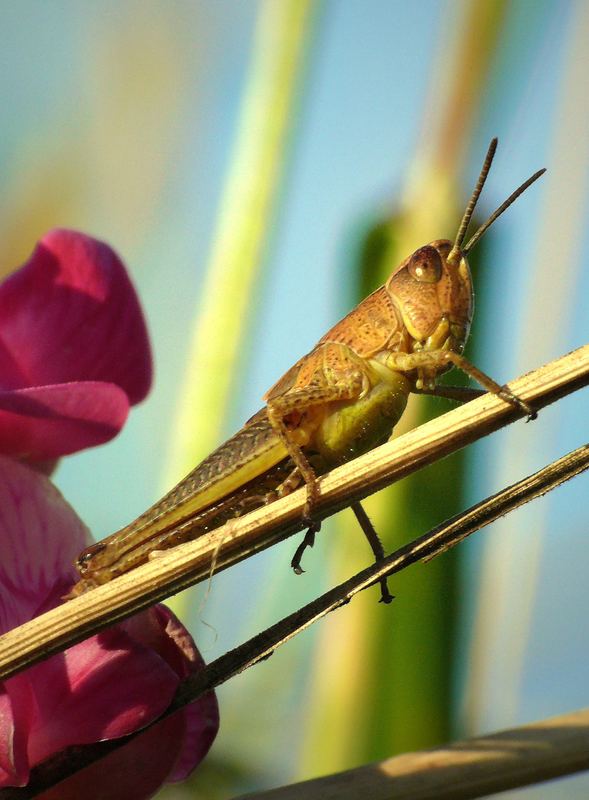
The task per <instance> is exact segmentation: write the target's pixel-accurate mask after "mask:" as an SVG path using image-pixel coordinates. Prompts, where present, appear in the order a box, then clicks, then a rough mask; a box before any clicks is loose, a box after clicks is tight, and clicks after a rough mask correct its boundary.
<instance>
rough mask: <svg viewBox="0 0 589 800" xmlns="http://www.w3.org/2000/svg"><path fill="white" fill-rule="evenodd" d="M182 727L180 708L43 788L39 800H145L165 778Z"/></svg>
mask: <svg viewBox="0 0 589 800" xmlns="http://www.w3.org/2000/svg"><path fill="white" fill-rule="evenodd" d="M183 729H184V721H183V717H182V714H181V712H179V713H178V714H174V716H172V717H170V718H169V719H165V720H163V722H160V723H159V724H158V725H154V727H153V728H151V729H150V730H148V731H145V733H142V734H141V735H140V736H138V737H137V738H136V739H134V740H133V741H132V742H130V743H129V744H127V745H125V746H124V747H121V748H120V749H119V750H115V751H114V752H113V753H111V754H110V755H108V756H107V757H106V758H104V759H101V760H100V761H99V762H97V763H96V764H93V765H92V766H90V767H87V768H86V769H83V770H81V772H79V773H77V774H76V775H74V776H72V777H71V778H68V780H67V781H64V782H63V783H60V784H59V785H58V786H56V787H54V788H53V789H50V790H49V791H47V792H44V793H43V794H42V795H40V798H39V800H80V798H84V800H104V798H108V800H145V798H148V797H152V796H153V795H154V794H155V792H156V791H157V789H159V787H160V786H161V785H162V783H164V782H165V781H166V778H167V776H168V774H169V772H170V769H171V768H172V765H173V764H174V761H175V759H176V757H177V752H178V744H179V742H181V741H182V735H183Z"/></svg>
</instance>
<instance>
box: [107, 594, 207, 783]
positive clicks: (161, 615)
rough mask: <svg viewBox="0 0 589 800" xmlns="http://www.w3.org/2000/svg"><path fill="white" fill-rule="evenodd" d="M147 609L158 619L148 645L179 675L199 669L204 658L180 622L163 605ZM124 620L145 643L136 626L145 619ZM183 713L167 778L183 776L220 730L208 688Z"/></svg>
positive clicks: (198, 760) (143, 622)
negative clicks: (154, 635) (178, 742)
mask: <svg viewBox="0 0 589 800" xmlns="http://www.w3.org/2000/svg"><path fill="white" fill-rule="evenodd" d="M150 613H151V614H152V615H153V616H154V617H157V619H158V621H159V625H158V626H157V627H156V626H153V627H152V631H156V632H159V636H158V637H157V639H153V638H150V639H149V644H150V646H151V647H153V648H154V649H156V650H157V651H158V653H160V655H161V656H162V657H163V658H165V659H166V661H167V663H168V664H169V665H170V666H171V667H172V668H173V669H175V670H176V672H177V674H178V676H179V678H185V677H186V676H187V675H189V674H191V673H194V672H199V671H200V670H201V669H202V668H203V667H204V666H205V662H204V661H203V658H202V656H201V655H200V653H199V652H198V650H197V649H196V646H195V644H194V641H193V639H192V637H191V636H190V634H189V633H188V631H187V630H186V628H185V627H184V626H183V625H182V623H181V622H180V621H179V620H178V619H177V617H175V616H174V614H172V612H171V611H170V609H169V608H167V607H166V606H163V605H158V606H155V607H154V608H151V609H150ZM123 624H124V625H125V627H126V629H127V630H129V629H132V630H133V633H134V635H136V636H140V637H141V640H142V641H145V642H146V643H147V640H146V639H145V634H143V635H142V634H141V633H140V632H139V631H138V628H137V625H138V624H139V625H142V626H144V625H145V619H141V617H140V616H136V617H133V618H132V619H130V620H127V622H125V623H123ZM183 714H184V721H185V730H184V736H183V745H182V748H181V749H180V750H179V752H178V757H177V760H176V763H175V764H174V769H173V770H172V771H171V773H170V775H169V776H168V778H167V780H168V781H180V780H184V778H186V777H187V776H188V775H189V774H190V773H191V772H192V770H193V769H194V768H195V767H196V766H197V765H198V764H199V763H200V762H201V761H202V760H203V758H204V757H205V756H206V754H207V753H208V751H209V749H210V747H211V745H212V743H213V741H214V739H215V736H216V735H217V731H218V730H219V706H218V704H217V698H216V696H215V693H214V692H208V693H207V694H205V695H203V696H202V697H200V698H199V699H198V700H196V701H195V702H194V703H191V704H190V705H189V706H187V707H186V708H185V709H184V712H183Z"/></svg>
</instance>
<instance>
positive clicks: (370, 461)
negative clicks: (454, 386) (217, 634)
mask: <svg viewBox="0 0 589 800" xmlns="http://www.w3.org/2000/svg"><path fill="white" fill-rule="evenodd" d="M587 383H589V345H586V346H584V347H582V348H579V349H578V350H575V351H573V352H572V353H569V354H568V355H566V356H563V357H562V358H560V359H557V360H556V361H553V362H551V363H550V364H547V365H545V366H543V367H541V368H540V369H538V370H535V371H534V372H530V373H529V374H527V375H525V376H523V377H521V378H519V379H518V380H516V381H514V382H513V383H512V384H510V387H511V389H512V390H513V392H515V393H516V394H517V395H518V396H519V397H521V398H522V399H523V400H525V401H526V402H528V403H530V404H531V405H533V406H534V407H535V408H537V409H541V408H543V407H544V406H546V405H548V404H549V403H552V402H554V401H555V400H557V399H558V398H560V397H562V396H564V395H566V394H569V393H570V392H573V391H575V390H576V389H578V388H580V387H582V386H585V385H587ZM516 418H518V412H517V411H515V410H514V409H513V407H511V406H509V405H507V404H506V403H505V402H504V401H502V400H501V399H499V398H497V397H495V396H493V395H489V394H486V395H484V396H483V397H480V398H479V399H477V400H473V401H472V402H471V403H467V404H465V405H464V406H462V407H460V408H456V409H454V410H452V411H450V412H448V413H447V414H444V415H443V416H441V417H438V418H437V419H435V420H432V421H431V422H428V423H426V424H425V425H421V426H420V427H419V428H416V429H415V430H413V431H410V432H409V433H407V434H405V435H404V436H401V437H399V438H398V439H395V440H393V441H391V442H388V443H387V444H385V445H383V446H382V447H378V448H376V449H375V450H372V451H371V452H370V453H367V454H366V455H365V456H361V457H360V458H358V459H356V460H354V461H353V462H351V463H348V464H345V465H344V466H342V467H339V468H338V469H335V470H333V472H331V473H329V474H328V475H326V476H325V477H324V478H323V479H322V480H321V481H320V492H321V497H320V501H319V504H318V507H317V512H318V516H319V517H322V518H323V517H326V516H328V515H330V514H333V513H334V512H336V511H339V510H340V509H341V508H343V507H345V506H347V505H349V504H350V503H351V502H353V501H354V500H360V499H362V498H363V497H366V496H367V495H368V494H371V493H373V492H375V491H378V490H379V489H381V488H382V487H383V486H386V485H388V484H390V483H393V482H394V481H396V480H399V479H400V478H402V477H404V476H405V475H409V474H410V473H412V472H415V471H416V470H417V469H419V468H420V467H423V466H425V465H426V464H430V463H432V462H433V461H435V460H437V459H439V458H442V457H443V456H446V455H448V454H449V453H451V452H454V451H455V450H458V449H460V448H461V447H464V446H465V445H467V444H470V443H471V442H473V441H475V440H476V439H480V438H481V437H483V436H485V435H486V434H488V433H490V432H492V431H495V430H497V429H498V428H500V427H502V426H504V425H506V424H508V423H509V422H512V421H513V420H514V419H516ZM534 424H536V425H541V424H542V421H541V419H540V420H539V421H538V422H536V423H534ZM304 500H305V492H304V490H299V491H297V492H295V493H293V494H292V495H290V496H288V497H286V498H284V499H283V500H279V501H277V502H275V503H272V504H271V505H269V506H266V507H264V508H261V509H258V510H257V511H254V512H253V513H251V514H248V515H247V516H245V517H243V518H241V519H239V520H233V521H231V522H230V523H228V524H227V525H224V526H223V527H222V528H219V529H217V530H216V531H212V532H211V533H210V534H207V535H205V536H202V537H200V538H199V539H196V540H195V541H193V542H188V543H187V544H184V545H180V546H178V547H176V548H173V549H171V550H169V551H167V552H166V553H164V554H162V555H161V556H160V557H159V558H157V559H154V560H153V561H151V562H150V563H148V564H145V565H143V566H140V567H138V568H137V569H135V570H133V571H132V572H131V573H129V574H127V575H122V576H121V577H119V578H117V579H116V580H113V581H112V582H111V583H109V584H105V585H104V586H99V587H98V588H96V589H94V590H92V591H89V592H87V593H86V594H84V595H82V596H81V597H77V598H75V599H73V600H71V601H69V602H67V603H65V604H64V605H62V606H59V607H58V608H55V609H53V610H51V611H49V612H47V613H45V614H42V615H41V616H39V617H36V618H35V619H32V620H30V621H29V622H26V623H25V624H24V625H21V626H20V627H19V628H16V629H14V630H12V631H9V632H8V633H6V634H4V636H2V637H0V680H3V679H6V678H8V677H10V676H11V675H14V674H16V673H17V672H19V671H21V670H23V669H25V668H26V667H27V666H30V665H32V664H35V663H37V662H39V661H41V660H42V659H44V658H46V657H47V656H49V655H51V654H53V653H56V652H59V651H61V650H64V649H65V648H66V647H68V646H70V645H72V644H74V643H76V642H79V641H81V640H82V639H84V638H87V637H88V636H91V635H92V634H94V633H97V632H98V631H100V630H102V629H103V628H105V627H107V626H108V625H111V624H113V623H114V622H117V621H118V620H121V619H124V618H126V617H128V616H130V615H131V614H133V613H135V612H137V611H139V610H141V609H143V608H146V607H148V606H150V605H152V604H153V603H155V602H157V601H159V600H162V599H164V598H165V597H168V596H169V595H171V594H174V593H175V592H178V591H180V590H181V589H184V588H186V587H187V586H190V585H192V584H194V583H197V582H199V581H202V580H206V579H207V578H208V577H209V573H210V570H211V563H212V561H213V558H214V559H215V562H216V570H217V571H218V570H219V569H224V568H226V567H228V566H230V565H231V564H234V563H236V562H237V561H240V560H242V559H244V558H247V557H249V556H251V555H253V554H254V553H256V552H258V551H259V550H262V549H264V548H266V547H269V546H270V545H272V544H274V543H276V542H277V541H280V540H282V539H284V538H286V537H287V536H289V535H291V534H292V533H294V532H295V531H297V530H299V529H300V528H301V514H302V509H303V504H304Z"/></svg>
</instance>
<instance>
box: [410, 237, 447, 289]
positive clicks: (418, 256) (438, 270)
mask: <svg viewBox="0 0 589 800" xmlns="http://www.w3.org/2000/svg"><path fill="white" fill-rule="evenodd" d="M407 268H408V270H409V274H410V275H411V277H412V278H415V280H416V281H419V282H420V283H437V282H438V281H439V280H440V278H441V277H442V259H441V258H440V254H439V253H438V251H437V250H436V248H435V247H432V246H431V245H429V244H426V246H425V247H420V248H419V250H416V251H415V252H414V253H413V255H412V256H411V258H410V259H409V265H408V267H407Z"/></svg>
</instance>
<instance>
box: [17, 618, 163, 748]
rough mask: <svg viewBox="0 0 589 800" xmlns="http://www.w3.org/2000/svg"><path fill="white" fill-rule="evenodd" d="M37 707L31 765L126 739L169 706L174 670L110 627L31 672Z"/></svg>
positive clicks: (153, 653)
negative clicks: (76, 747) (77, 747)
mask: <svg viewBox="0 0 589 800" xmlns="http://www.w3.org/2000/svg"><path fill="white" fill-rule="evenodd" d="M28 674H29V676H30V680H31V684H32V686H33V689H34V691H35V696H36V698H37V703H38V718H37V720H36V724H35V725H34V726H33V729H32V730H31V733H30V738H29V758H30V761H31V764H35V763H38V762H39V761H42V760H43V759H44V758H47V756H49V755H51V754H52V753H55V752H57V751H58V750H61V749H62V748H64V747H66V746H68V745H72V744H86V743H89V742H96V741H100V740H101V739H113V738H118V737H120V736H125V735H126V734H128V733H131V732H132V731H135V730H137V729H140V728H142V727H144V726H145V725H146V724H147V723H148V722H150V721H151V720H152V719H154V718H155V717H157V716H159V714H161V713H162V712H163V711H164V709H165V708H166V707H167V706H168V705H169V703H170V700H171V698H172V696H173V694H174V691H175V690H176V687H177V686H178V678H177V676H176V674H175V673H174V672H173V670H172V669H170V667H169V666H168V665H167V664H166V663H165V662H164V661H163V660H162V659H161V658H160V657H159V656H158V655H157V653H155V652H154V651H153V650H151V649H150V648H148V647H144V646H143V645H141V644H139V643H138V642H133V641H132V640H131V639H130V637H129V636H128V635H127V634H126V633H125V632H124V631H122V630H121V629H120V628H117V627H115V628H111V629H109V630H107V631H104V632H103V633H101V634H99V635H98V636H93V637H92V638H90V639H88V640H86V641H84V642H80V644H77V645H75V646H74V647H72V648H70V649H69V650H67V651H66V653H65V654H63V655H59V656H54V657H53V658H50V659H48V660H47V661H46V662H44V663H42V664H39V665H37V666H36V667H33V669H31V670H30V671H29V673H28Z"/></svg>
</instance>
